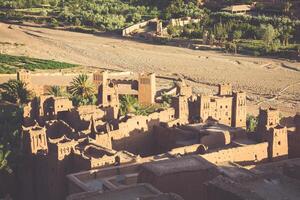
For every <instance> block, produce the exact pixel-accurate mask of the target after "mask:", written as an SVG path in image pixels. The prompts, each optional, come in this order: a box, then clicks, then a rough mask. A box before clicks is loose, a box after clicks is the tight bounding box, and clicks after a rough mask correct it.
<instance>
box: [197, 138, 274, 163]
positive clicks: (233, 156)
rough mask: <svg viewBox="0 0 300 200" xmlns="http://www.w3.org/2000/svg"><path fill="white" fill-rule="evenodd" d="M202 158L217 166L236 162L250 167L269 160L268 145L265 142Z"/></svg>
mask: <svg viewBox="0 0 300 200" xmlns="http://www.w3.org/2000/svg"><path fill="white" fill-rule="evenodd" d="M200 156H202V157H203V158H204V159H206V160H208V161H210V162H212V163H215V164H218V163H223V162H235V163H238V164H240V165H250V164H253V163H257V162H262V161H266V160H267V159H268V143H267V142H263V143H259V144H252V145H246V146H242V147H235V148H230V149H223V150H219V151H216V152H212V153H207V154H204V155H200Z"/></svg>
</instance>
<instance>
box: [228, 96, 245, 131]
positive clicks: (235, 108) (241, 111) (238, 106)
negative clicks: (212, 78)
mask: <svg viewBox="0 0 300 200" xmlns="http://www.w3.org/2000/svg"><path fill="white" fill-rule="evenodd" d="M246 118H247V105H246V93H245V92H234V93H233V102H232V123H231V124H232V127H241V128H246Z"/></svg>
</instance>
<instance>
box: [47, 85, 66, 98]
mask: <svg viewBox="0 0 300 200" xmlns="http://www.w3.org/2000/svg"><path fill="white" fill-rule="evenodd" d="M47 94H48V95H54V96H55V97H62V96H64V95H65V93H64V91H62V88H61V87H60V86H58V85H53V86H51V87H50V88H49V89H48V93H47Z"/></svg>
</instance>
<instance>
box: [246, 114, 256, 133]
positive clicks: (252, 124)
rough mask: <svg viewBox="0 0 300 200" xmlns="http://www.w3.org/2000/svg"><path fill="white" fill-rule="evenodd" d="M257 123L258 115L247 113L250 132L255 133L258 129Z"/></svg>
mask: <svg viewBox="0 0 300 200" xmlns="http://www.w3.org/2000/svg"><path fill="white" fill-rule="evenodd" d="M257 123H258V121H257V117H255V116H253V115H247V119H246V124H247V131H248V132H250V133H254V132H255V131H256V127H257Z"/></svg>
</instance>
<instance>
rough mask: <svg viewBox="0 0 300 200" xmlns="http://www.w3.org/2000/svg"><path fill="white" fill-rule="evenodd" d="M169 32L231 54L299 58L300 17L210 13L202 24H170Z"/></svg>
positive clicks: (204, 17)
mask: <svg viewBox="0 0 300 200" xmlns="http://www.w3.org/2000/svg"><path fill="white" fill-rule="evenodd" d="M168 33H169V34H170V35H171V37H173V38H174V37H180V38H189V39H195V38H198V39H203V41H204V42H205V43H207V44H210V45H213V44H214V45H218V46H221V47H225V49H226V50H227V52H232V53H244V54H251V55H256V56H258V55H276V56H284V57H297V54H298V49H297V48H298V45H297V44H299V42H300V20H291V19H289V18H287V17H267V16H249V15H234V14H229V13H223V12H213V13H209V12H207V13H206V15H203V17H202V20H201V21H200V23H195V24H187V25H185V26H184V27H173V26H169V27H168ZM291 43H293V44H292V45H291Z"/></svg>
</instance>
